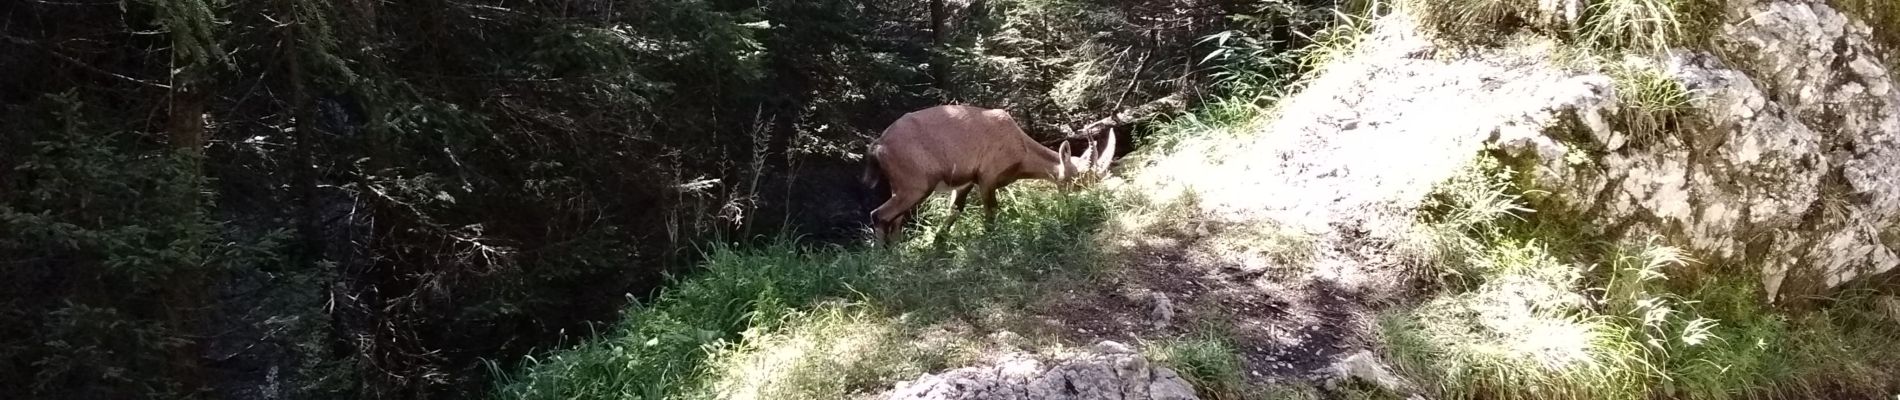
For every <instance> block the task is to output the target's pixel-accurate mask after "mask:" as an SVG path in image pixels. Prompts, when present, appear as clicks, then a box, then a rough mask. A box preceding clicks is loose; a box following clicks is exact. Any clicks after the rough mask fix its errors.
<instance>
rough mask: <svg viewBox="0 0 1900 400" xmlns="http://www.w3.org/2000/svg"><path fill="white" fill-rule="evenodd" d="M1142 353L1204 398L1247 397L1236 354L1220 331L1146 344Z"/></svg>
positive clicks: (1214, 330) (1206, 331) (1230, 343)
mask: <svg viewBox="0 0 1900 400" xmlns="http://www.w3.org/2000/svg"><path fill="white" fill-rule="evenodd" d="M1204 328H1205V327H1204ZM1142 353H1143V355H1144V356H1146V357H1147V358H1148V360H1150V361H1153V362H1154V363H1156V364H1159V365H1164V366H1167V367H1169V368H1173V369H1174V371H1175V372H1176V373H1179V374H1181V377H1182V378H1185V379H1187V380H1188V383H1190V384H1192V385H1193V386H1194V388H1195V390H1196V391H1198V392H1200V395H1201V396H1203V397H1204V398H1208V399H1217V400H1218V399H1240V398H1244V396H1245V395H1246V394H1247V389H1248V388H1247V384H1246V382H1245V376H1244V375H1242V374H1243V372H1244V371H1243V370H1242V368H1241V364H1240V352H1239V351H1237V350H1235V348H1234V345H1233V343H1232V342H1231V341H1230V340H1229V339H1228V338H1227V337H1225V336H1223V335H1222V332H1221V330H1220V329H1202V330H1201V332H1200V333H1198V334H1194V335H1190V336H1186V337H1179V338H1172V339H1164V340H1159V341H1154V342H1149V343H1147V344H1146V346H1145V347H1144V348H1143V349H1142Z"/></svg>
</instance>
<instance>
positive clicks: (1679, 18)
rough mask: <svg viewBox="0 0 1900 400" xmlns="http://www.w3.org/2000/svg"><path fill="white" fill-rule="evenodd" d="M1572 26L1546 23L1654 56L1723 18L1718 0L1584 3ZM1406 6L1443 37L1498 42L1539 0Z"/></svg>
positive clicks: (1585, 40)
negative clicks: (1574, 24)
mask: <svg viewBox="0 0 1900 400" xmlns="http://www.w3.org/2000/svg"><path fill="white" fill-rule="evenodd" d="M1583 4H1585V7H1584V9H1583V10H1582V11H1581V15H1579V16H1578V21H1577V22H1578V24H1577V26H1575V27H1570V26H1563V27H1549V28H1553V29H1557V30H1559V32H1557V33H1559V35H1558V36H1560V37H1561V38H1565V39H1572V40H1575V41H1576V42H1577V43H1578V44H1580V45H1583V46H1586V47H1591V48H1596V49H1599V50H1605V51H1612V52H1623V51H1628V52H1638V53H1648V54H1658V53H1660V52H1661V51H1662V50H1663V49H1666V48H1668V47H1670V46H1683V45H1690V46H1699V45H1702V44H1704V43H1705V40H1706V39H1707V38H1708V36H1709V35H1711V34H1712V33H1713V32H1714V31H1715V29H1716V27H1717V26H1718V25H1719V22H1720V19H1721V12H1720V6H1721V4H1720V2H1719V1H1718V0H1595V1H1584V2H1583ZM1405 9H1406V10H1409V11H1410V12H1411V13H1412V14H1413V15H1415V16H1417V17H1418V18H1419V20H1420V22H1421V23H1422V24H1423V25H1424V26H1425V27H1427V28H1429V29H1431V30H1432V31H1434V32H1436V33H1437V34H1438V36H1439V37H1440V38H1441V39H1446V40H1450V41H1452V42H1457V43H1467V44H1497V43H1501V40H1502V39H1504V38H1507V37H1510V36H1511V34H1512V33H1514V32H1516V31H1518V30H1521V29H1523V28H1525V27H1526V26H1531V25H1533V24H1534V21H1538V20H1540V18H1541V17H1540V16H1539V14H1540V11H1539V10H1538V0H1469V1H1466V0H1409V1H1407V2H1406V3H1405Z"/></svg>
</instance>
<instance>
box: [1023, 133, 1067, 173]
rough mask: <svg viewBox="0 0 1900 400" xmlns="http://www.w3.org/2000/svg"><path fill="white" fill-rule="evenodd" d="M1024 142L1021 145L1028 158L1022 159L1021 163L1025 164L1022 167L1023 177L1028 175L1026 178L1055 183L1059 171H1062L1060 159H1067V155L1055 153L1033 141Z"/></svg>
mask: <svg viewBox="0 0 1900 400" xmlns="http://www.w3.org/2000/svg"><path fill="white" fill-rule="evenodd" d="M1025 142H1027V143H1024V144H1023V147H1026V148H1025V149H1024V150H1027V152H1028V153H1029V156H1028V157H1023V163H1024V164H1025V165H1023V172H1025V173H1026V174H1025V175H1029V176H1028V178H1035V179H1042V180H1047V181H1055V180H1056V176H1057V175H1059V174H1060V170H1061V169H1062V157H1067V156H1068V155H1066V154H1060V153H1057V152H1056V151H1055V150H1051V149H1049V148H1048V147H1043V146H1042V144H1041V143H1036V142H1034V141H1025Z"/></svg>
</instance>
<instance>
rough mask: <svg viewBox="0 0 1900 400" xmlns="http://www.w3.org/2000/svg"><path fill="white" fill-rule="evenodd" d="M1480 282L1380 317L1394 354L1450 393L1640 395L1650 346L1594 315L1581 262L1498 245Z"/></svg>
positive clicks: (1521, 245) (1532, 246)
mask: <svg viewBox="0 0 1900 400" xmlns="http://www.w3.org/2000/svg"><path fill="white" fill-rule="evenodd" d="M1486 257H1488V258H1491V260H1488V261H1484V262H1481V263H1478V264H1483V265H1484V266H1483V267H1481V268H1479V269H1478V270H1479V271H1481V272H1482V273H1483V274H1484V275H1485V276H1484V278H1485V279H1484V280H1483V283H1482V284H1479V285H1478V286H1477V288H1476V289H1474V290H1472V291H1469V292H1463V293H1458V294H1453V295H1446V296H1441V297H1438V298H1435V299H1432V300H1430V301H1428V302H1426V303H1425V304H1423V305H1421V306H1419V307H1418V308H1416V309H1413V310H1409V311H1406V312H1401V313H1398V314H1393V315H1390V316H1387V317H1385V318H1383V319H1382V323H1381V324H1380V325H1381V328H1382V331H1383V332H1384V334H1385V337H1386V338H1387V341H1388V343H1389V345H1390V346H1391V351H1392V353H1393V354H1394V357H1395V358H1397V359H1398V360H1399V362H1400V365H1402V368H1404V369H1405V370H1406V371H1408V372H1410V373H1412V374H1414V375H1418V376H1422V377H1425V378H1427V379H1425V381H1426V382H1430V383H1431V384H1432V385H1435V390H1436V391H1438V392H1439V393H1441V395H1442V396H1443V397H1447V398H1471V397H1490V396H1495V397H1498V398H1527V399H1528V398H1575V399H1585V398H1589V399H1629V398H1637V397H1640V393H1642V391H1643V390H1642V389H1643V388H1642V383H1643V382H1644V379H1643V377H1644V376H1645V368H1646V367H1647V365H1646V363H1645V362H1644V359H1643V356H1644V353H1643V351H1642V349H1641V345H1640V344H1638V343H1635V342H1633V341H1632V340H1631V339H1632V337H1631V336H1630V335H1629V334H1628V328H1625V327H1623V326H1621V325H1618V324H1616V323H1615V321H1614V320H1612V319H1609V318H1605V317H1602V316H1598V315H1593V314H1592V313H1590V312H1588V306H1589V299H1588V298H1587V297H1586V296H1584V295H1583V294H1581V293H1580V292H1581V289H1582V279H1583V272H1584V269H1583V268H1581V267H1579V266H1577V265H1574V264H1569V263H1564V262H1561V261H1559V260H1556V259H1555V258H1553V257H1552V256H1551V255H1550V254H1548V253H1547V252H1546V251H1545V250H1544V249H1543V248H1542V247H1541V246H1539V245H1537V244H1536V243H1531V242H1518V243H1500V244H1498V245H1497V246H1496V248H1495V249H1494V250H1493V251H1491V252H1490V254H1489V255H1487V256H1486Z"/></svg>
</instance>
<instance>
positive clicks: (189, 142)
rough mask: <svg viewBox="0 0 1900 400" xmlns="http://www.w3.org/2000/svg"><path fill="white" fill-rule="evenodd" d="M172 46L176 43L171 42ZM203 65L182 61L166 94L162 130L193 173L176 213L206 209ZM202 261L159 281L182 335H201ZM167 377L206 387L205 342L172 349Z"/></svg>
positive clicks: (169, 319) (170, 319) (184, 385)
mask: <svg viewBox="0 0 1900 400" xmlns="http://www.w3.org/2000/svg"><path fill="white" fill-rule="evenodd" d="M174 49H176V47H175V46H174ZM205 70H206V67H205V66H203V65H186V66H184V67H182V68H180V69H178V70H177V72H176V73H174V74H173V79H172V87H171V90H170V93H168V96H167V97H168V100H169V102H168V103H169V104H167V106H166V118H165V133H166V136H167V137H168V138H169V139H170V141H171V146H172V150H173V151H175V152H177V153H178V154H180V155H182V156H183V160H182V162H184V163H186V165H185V172H184V173H186V174H190V175H191V178H193V179H191V180H190V182H191V183H190V185H192V186H193V187H190V188H184V189H182V190H183V191H184V193H183V196H184V198H183V199H181V200H182V203H181V204H178V207H179V209H178V210H177V211H178V212H182V213H187V214H189V215H201V213H202V212H204V210H203V208H202V205H201V204H200V202H201V200H202V198H201V197H200V196H199V195H198V193H199V192H200V190H201V189H202V188H201V187H199V182H202V181H201V180H199V179H198V178H199V177H200V175H201V174H202V171H203V165H204V156H205V154H204V146H205V119H204V114H205V104H206V103H208V102H209V100H210V90H208V88H205V87H204V85H203V84H202V83H205V82H208V81H209V80H208V79H204V71H205ZM184 258H185V259H195V258H196V257H184ZM205 268H206V266H205V265H179V266H176V269H174V270H172V272H171V273H170V274H168V276H166V277H165V279H163V280H162V281H161V282H162V283H160V285H162V287H161V288H159V293H158V296H159V297H160V300H159V301H160V302H161V304H163V306H162V307H163V309H164V311H163V313H164V318H165V324H166V325H167V326H168V327H170V328H171V329H173V330H174V331H175V332H177V334H180V335H191V336H202V335H203V334H204V332H202V329H200V325H199V323H200V322H201V321H202V318H200V317H201V315H200V314H201V313H202V312H203V310H205V309H206V308H207V307H206V303H208V301H207V295H206V294H207V292H208V290H210V288H209V287H208V286H209V283H210V281H209V279H208V276H207V275H206V273H205V272H206V271H205ZM170 353H171V356H170V358H171V366H172V367H171V368H172V370H171V375H172V378H173V379H176V382H178V384H179V386H180V388H181V389H182V390H183V393H188V394H189V393H198V392H199V391H201V390H203V389H205V388H207V387H208V386H209V385H208V383H207V378H206V374H205V370H204V363H203V360H204V356H205V341H204V340H203V339H187V340H184V341H183V342H182V343H181V344H180V345H179V346H176V347H172V348H171V351H170Z"/></svg>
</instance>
